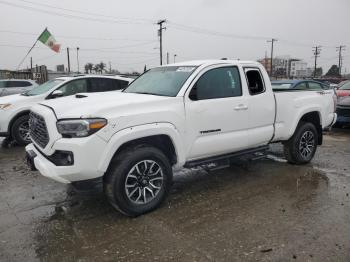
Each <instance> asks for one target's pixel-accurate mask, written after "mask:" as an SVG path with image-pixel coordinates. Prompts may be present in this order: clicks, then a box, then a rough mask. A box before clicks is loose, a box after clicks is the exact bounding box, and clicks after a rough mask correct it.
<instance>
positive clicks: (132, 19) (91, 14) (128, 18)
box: [17, 0, 154, 23]
mask: <svg viewBox="0 0 350 262" xmlns="http://www.w3.org/2000/svg"><path fill="white" fill-rule="evenodd" d="M17 1H20V2H24V3H29V4H32V5H38V6H45V7H48V8H52V9H55V10H57V9H59V10H63V11H68V12H73V13H77V14H84V15H90V16H100V17H106V18H111V19H116V20H129V21H135V20H139V21H143V22H148V23H153V22H154V21H153V20H151V19H146V18H135V17H116V16H110V15H105V14H99V13H92V12H86V11H80V10H76V9H68V8H62V7H57V6H53V5H48V4H44V3H36V2H32V1H28V0H17Z"/></svg>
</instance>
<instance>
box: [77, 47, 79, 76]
mask: <svg viewBox="0 0 350 262" xmlns="http://www.w3.org/2000/svg"><path fill="white" fill-rule="evenodd" d="M77 65H78V74H79V47H77Z"/></svg>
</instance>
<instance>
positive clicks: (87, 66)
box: [84, 64, 89, 74]
mask: <svg viewBox="0 0 350 262" xmlns="http://www.w3.org/2000/svg"><path fill="white" fill-rule="evenodd" d="M84 69H85V74H88V73H89V65H88V64H86V65H85V66H84Z"/></svg>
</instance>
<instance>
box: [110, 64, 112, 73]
mask: <svg viewBox="0 0 350 262" xmlns="http://www.w3.org/2000/svg"><path fill="white" fill-rule="evenodd" d="M109 73H112V64H111V61H109Z"/></svg>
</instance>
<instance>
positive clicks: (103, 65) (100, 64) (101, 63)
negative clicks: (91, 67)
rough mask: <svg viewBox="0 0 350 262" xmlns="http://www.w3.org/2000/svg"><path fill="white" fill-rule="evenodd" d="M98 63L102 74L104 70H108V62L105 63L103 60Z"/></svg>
mask: <svg viewBox="0 0 350 262" xmlns="http://www.w3.org/2000/svg"><path fill="white" fill-rule="evenodd" d="M97 65H98V67H99V69H100V72H101V74H102V72H103V71H106V69H105V68H106V64H105V63H103V62H102V61H101V62H100V63H99V64H97Z"/></svg>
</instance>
